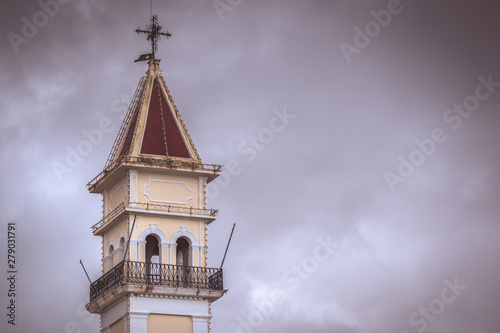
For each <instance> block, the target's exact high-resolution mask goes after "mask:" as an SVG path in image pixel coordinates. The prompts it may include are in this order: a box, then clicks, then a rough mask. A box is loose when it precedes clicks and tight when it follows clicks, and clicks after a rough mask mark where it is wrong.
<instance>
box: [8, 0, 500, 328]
mask: <svg viewBox="0 0 500 333" xmlns="http://www.w3.org/2000/svg"><path fill="white" fill-rule="evenodd" d="M388 3H389V2H388V1H361V2H352V1H344V0H339V1H309V2H299V1H279V0H276V1H265V2H255V1H242V2H241V4H240V5H237V6H235V7H234V8H233V10H232V11H228V12H225V13H224V14H223V18H224V19H223V20H222V21H221V20H220V17H219V15H218V14H217V12H216V10H215V9H214V7H213V5H212V3H211V2H210V1H209V2H202V1H197V2H194V1H193V2H191V3H189V2H182V1H168V2H162V3H155V5H154V6H155V12H156V13H157V14H158V15H159V17H160V22H161V23H162V25H163V26H164V28H166V29H168V30H169V31H170V32H171V33H172V34H173V35H174V36H173V37H172V38H171V39H169V40H168V41H167V40H163V41H161V44H160V52H159V55H160V57H161V59H162V62H161V66H162V68H163V71H164V75H165V76H166V81H167V84H168V85H169V88H170V90H171V92H172V94H173V97H174V100H175V102H176V104H177V106H178V107H179V110H180V112H181V114H182V116H183V118H184V121H185V122H186V125H187V127H188V129H189V131H190V134H191V136H192V137H193V140H194V142H195V144H196V146H197V149H198V151H199V153H200V155H201V157H202V159H203V160H204V162H205V163H221V164H225V163H227V162H228V161H230V160H235V161H237V162H238V163H239V165H240V167H241V172H240V173H239V174H238V175H235V176H232V177H230V179H229V180H228V182H227V185H225V186H224V187H221V188H220V191H219V193H218V195H217V196H216V197H214V198H213V199H212V200H211V201H210V206H213V207H215V208H219V209H220V215H219V219H218V220H217V222H216V223H214V224H212V225H210V227H209V244H210V245H209V246H210V250H209V264H210V265H211V266H218V265H219V263H220V260H221V258H222V255H223V251H224V247H225V244H226V241H227V237H228V234H229V231H230V228H231V225H232V223H233V222H237V225H238V226H237V228H236V231H235V236H234V239H233V243H232V245H231V249H230V251H229V254H228V258H227V261H226V263H225V279H226V284H227V286H228V288H229V292H228V294H227V295H226V296H224V297H223V298H222V299H221V300H219V301H217V302H216V303H214V304H213V307H212V312H213V315H214V318H213V320H212V330H213V331H214V332H236V331H237V328H238V325H239V324H240V321H239V319H238V318H243V320H247V318H248V316H249V315H250V314H251V313H252V312H253V311H256V309H257V308H258V307H259V304H261V303H262V302H263V301H264V300H266V299H268V298H269V297H270V293H271V292H272V291H273V290H280V291H290V288H291V287H292V285H293V283H292V282H290V280H289V279H288V280H287V277H288V278H290V277H292V276H294V277H297V276H298V275H290V274H292V273H290V272H293V270H294V268H293V267H301V265H303V264H304V262H305V261H304V260H307V258H310V257H311V256H313V255H314V249H315V247H316V246H317V244H318V242H317V238H318V237H326V236H328V235H330V236H331V238H332V241H333V242H334V243H335V244H337V245H338V248H337V250H336V251H335V252H334V253H333V254H332V255H331V256H330V257H328V259H326V260H325V261H322V262H317V267H315V269H314V270H313V269H311V272H310V273H307V278H299V281H300V284H299V286H298V287H297V288H296V289H295V290H293V291H291V292H289V294H288V295H289V296H290V298H289V299H287V301H286V302H283V303H281V304H277V305H275V307H274V308H273V311H272V313H271V314H269V316H266V314H263V316H264V317H265V320H263V322H262V324H259V325H256V327H253V326H252V329H253V331H254V332H277V331H286V332H304V331H313V332H331V331H335V332H346V333H351V332H402V331H407V332H408V333H410V332H417V330H418V329H419V328H421V327H423V326H421V325H423V324H420V325H411V324H410V322H409V317H410V316H411V315H412V314H413V313H414V312H418V311H419V308H420V307H428V306H429V305H430V304H431V302H432V301H433V300H435V299H439V298H440V297H441V291H442V289H443V288H445V286H446V285H445V283H444V281H445V280H446V279H447V280H449V281H453V280H454V279H455V278H457V279H458V281H460V283H462V284H464V285H466V286H467V289H466V290H465V291H463V293H462V294H461V295H460V296H458V297H457V298H456V300H455V301H453V302H452V303H450V304H446V309H445V310H444V311H443V313H441V314H439V315H437V316H436V319H435V320H434V321H433V322H429V323H428V327H426V328H425V330H424V331H426V332H456V333H461V332H464V333H465V332H471V331H475V332H492V331H495V329H496V328H497V327H498V326H499V324H500V323H499V319H498V315H497V313H496V305H497V300H498V297H499V296H500V295H499V289H498V287H497V281H498V279H499V275H500V274H499V273H500V272H499V270H498V269H497V266H498V265H497V258H496V253H498V251H499V250H500V249H499V245H498V243H499V242H498V235H499V231H500V230H499V227H498V216H499V210H498V204H497V202H496V201H497V197H498V193H499V186H500V184H499V177H498V170H499V164H500V162H499V160H500V159H499V157H500V156H499V152H498V149H497V147H496V143H497V142H499V139H500V137H499V133H500V132H499V131H498V126H499V121H500V119H499V113H498V112H499V106H500V89H499V91H495V92H493V93H492V94H491V96H490V97H489V98H488V99H486V100H484V101H481V103H480V105H479V108H478V109H477V110H476V111H474V112H472V113H471V114H470V116H469V117H468V118H464V119H462V121H463V122H462V123H461V126H460V127H459V128H457V129H453V128H452V126H451V125H452V123H449V122H446V121H445V119H444V118H443V116H444V114H445V112H446V110H448V109H450V108H452V107H453V104H455V103H463V102H464V99H465V98H466V97H467V96H469V95H472V94H474V93H475V88H476V86H477V85H478V84H479V81H478V79H477V78H478V76H483V77H488V75H490V74H491V75H492V77H493V78H494V80H495V81H499V82H500V68H499V67H498V61H497V59H498V58H499V55H500V47H499V46H498V45H499V44H498V42H497V40H496V39H497V36H498V33H499V30H500V26H499V23H498V19H497V13H498V6H497V5H496V4H491V3H490V2H487V1H479V2H474V3H471V2H456V1H447V0H441V1H434V2H426V1H412V2H409V1H403V0H402V1H401V5H402V6H403V8H404V9H403V10H402V12H400V13H399V14H397V15H393V17H392V19H391V22H390V23H389V24H388V25H387V27H383V28H381V29H380V32H379V33H378V34H377V35H376V36H375V37H373V38H371V41H370V43H369V45H368V46H366V47H365V48H362V49H361V50H360V52H359V54H353V56H352V61H351V63H348V62H347V61H346V59H345V57H344V55H343V53H342V51H341V48H340V46H339V45H340V43H341V42H346V43H349V44H353V43H354V38H355V31H354V30H353V29H354V27H360V28H361V29H364V27H365V25H366V24H367V23H368V22H370V21H372V20H374V18H373V16H372V14H370V11H372V10H375V11H380V10H382V9H385V8H387V5H388ZM2 7H3V8H2V11H1V12H2V13H3V15H2V20H0V22H1V23H0V31H1V32H2V35H3V36H4V38H3V39H2V41H1V43H2V44H1V48H0V55H1V59H2V60H1V62H0V64H1V66H2V78H1V80H0V87H1V94H2V98H1V99H0V108H1V110H2V111H1V112H2V117H3V118H2V119H3V121H2V122H1V124H0V128H1V130H2V131H1V135H0V142H1V143H2V145H1V146H0V152H1V154H2V156H3V158H2V161H1V162H0V163H1V164H0V165H1V168H2V173H3V175H4V180H3V182H2V184H3V186H2V189H1V192H0V193H1V194H0V195H1V200H2V202H3V203H4V205H3V206H2V207H3V209H2V213H1V215H0V216H1V219H2V221H3V223H2V229H3V230H0V235H1V233H2V232H4V231H5V229H6V223H7V221H8V220H15V221H17V225H18V251H19V253H18V258H19V281H18V289H19V295H18V297H17V301H18V306H19V307H18V311H19V312H18V325H16V327H15V328H14V327H12V326H10V325H8V324H7V323H6V320H5V318H4V319H3V320H2V321H1V322H0V328H1V330H2V332H3V331H5V332H16V331H18V332H32V331H37V332H63V331H64V330H65V326H66V325H70V326H71V325H77V327H78V328H80V329H81V332H95V331H96V330H97V329H98V320H97V318H95V317H91V316H90V315H88V314H86V313H85V312H84V311H83V310H82V308H81V306H82V304H83V303H85V301H86V297H87V295H88V284H87V281H86V278H85V276H84V273H83V272H82V271H81V268H80V267H79V260H80V259H83V260H84V262H85V264H86V266H87V269H88V271H89V273H90V276H91V278H92V279H96V278H98V277H99V274H100V273H99V272H100V255H101V253H100V252H101V250H100V240H99V239H97V237H93V236H92V234H91V230H90V229H89V227H90V226H91V225H93V224H94V223H96V222H97V221H98V220H99V219H100V214H101V207H100V204H101V203H100V198H99V197H97V196H93V195H90V194H88V193H87V192H86V188H85V184H86V183H87V182H88V181H89V180H90V179H92V178H93V177H94V176H95V175H96V174H97V173H98V172H99V171H100V170H101V168H102V167H103V166H104V163H105V160H106V157H107V154H108V152H109V150H110V148H111V145H112V143H113V140H114V137H115V135H116V133H117V131H118V128H119V125H120V123H121V120H122V118H123V115H124V113H123V111H120V110H119V108H117V106H118V107H120V106H121V107H122V108H123V106H124V105H126V102H125V101H126V99H127V96H129V95H130V94H131V92H132V91H133V90H134V89H135V87H136V85H137V83H138V81H139V78H140V76H142V75H143V74H144V71H145V67H144V64H143V63H140V64H134V63H133V60H134V59H135V58H136V57H137V56H138V55H139V54H141V53H144V52H146V51H147V50H148V44H147V42H146V41H145V40H144V39H143V38H142V37H139V36H137V35H136V34H135V32H134V31H133V30H134V29H135V28H137V27H138V26H140V27H144V26H145V25H146V24H147V20H148V15H149V8H147V4H143V3H139V2H134V1H120V2H119V1H114V0H105V1H99V2H97V1H93V0H88V1H82V2H76V1H70V2H69V3H68V4H66V5H61V6H60V8H59V11H58V12H57V14H55V15H54V17H51V18H50V19H49V20H48V22H47V24H46V25H44V26H43V27H41V28H39V29H38V32H37V34H36V35H35V36H34V37H33V38H30V39H29V40H28V43H27V44H20V45H19V52H18V53H15V52H14V50H13V48H12V45H11V43H10V42H9V39H8V37H7V34H8V33H9V32H14V33H16V34H21V29H22V25H23V21H22V17H27V18H28V19H29V20H31V19H32V17H33V15H34V14H35V13H37V12H38V11H40V10H41V8H40V6H39V5H38V4H37V3H36V2H31V3H28V2H13V1H10V2H5V3H3V4H2ZM285 107H286V109H287V110H288V111H289V112H290V113H291V114H294V115H295V116H296V117H295V118H293V119H291V120H290V122H289V124H288V125H287V126H286V127H285V128H284V130H283V131H282V132H279V133H274V138H273V140H271V141H270V142H269V143H267V144H265V145H264V148H263V149H262V150H261V151H257V154H256V155H255V158H253V159H252V160H251V161H248V159H250V154H248V153H242V152H241V149H240V150H239V149H238V147H240V145H242V144H245V142H249V141H248V140H249V139H248V138H249V136H257V137H258V135H259V133H260V131H261V130H262V129H263V128H266V127H268V126H269V122H270V120H271V118H272V117H273V116H274V113H273V109H277V110H283V109H284V108H285ZM103 118H108V119H109V120H110V121H111V124H112V126H113V132H111V133H104V134H103V138H102V142H100V143H98V144H97V145H94V146H93V147H92V152H91V153H90V154H89V155H88V156H84V157H83V158H82V160H81V161H80V163H78V165H77V166H75V167H73V168H71V169H72V171H71V173H65V174H64V175H63V176H62V181H60V180H59V179H58V177H57V175H56V173H55V172H54V170H53V163H54V162H59V163H65V159H66V157H67V154H68V153H67V147H69V148H70V149H76V147H77V146H78V144H79V143H80V142H81V141H82V140H84V139H85V135H84V133H83V131H84V130H91V129H94V128H98V127H99V122H100V121H101V120H102V119H103ZM435 128H441V129H442V130H443V132H444V133H445V135H446V136H447V139H446V141H445V142H443V143H438V144H436V146H435V151H434V152H433V153H432V154H431V155H430V156H427V155H426V156H425V161H424V162H423V163H422V164H421V165H420V166H417V167H416V168H415V171H414V172H413V173H412V174H411V175H410V176H409V177H407V178H405V181H404V182H403V183H397V184H396V185H395V191H394V192H392V191H391V189H390V187H389V186H388V184H387V182H386V179H385V178H384V173H385V172H387V171H390V172H393V173H397V169H398V166H399V163H400V161H399V160H398V157H399V156H402V157H403V158H406V159H408V158H409V156H410V154H411V153H412V152H413V151H415V150H416V149H418V146H417V145H416V143H415V140H420V141H422V140H425V139H428V138H430V137H431V135H432V131H433V130H434V129H435ZM247 147H250V146H249V145H248V144H247ZM0 240H1V241H2V243H0V247H2V251H5V243H4V241H3V240H2V239H0ZM306 265H307V264H306ZM309 268H311V267H309ZM287 272H288V273H287ZM287 274H288V275H287ZM293 274H295V273H293ZM284 276H285V278H284ZM287 281H288V282H287ZM0 285H1V286H2V294H3V296H2V300H6V299H7V298H6V297H5V292H4V291H5V290H6V289H5V288H4V287H6V286H7V284H6V280H5V279H3V280H2V282H1V284H0ZM436 304H437V303H436ZM259 311H260V310H259ZM92 318H93V319H92Z"/></svg>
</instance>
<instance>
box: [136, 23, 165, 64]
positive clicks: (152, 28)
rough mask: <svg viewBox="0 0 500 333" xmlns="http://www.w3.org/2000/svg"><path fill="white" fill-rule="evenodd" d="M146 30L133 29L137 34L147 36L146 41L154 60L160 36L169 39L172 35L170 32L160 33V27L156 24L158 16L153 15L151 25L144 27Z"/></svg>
mask: <svg viewBox="0 0 500 333" xmlns="http://www.w3.org/2000/svg"><path fill="white" fill-rule="evenodd" d="M146 28H147V29H148V30H142V29H139V28H137V29H135V32H137V33H138V34H141V33H143V34H146V35H148V41H149V42H150V43H151V53H152V54H153V59H155V52H156V51H158V40H160V38H161V37H162V36H164V37H167V39H168V38H170V37H172V35H171V34H170V32H168V31H167V32H161V29H162V27H161V25H159V24H158V16H156V15H153V16H152V17H151V24H150V25H149V26H147V27H146Z"/></svg>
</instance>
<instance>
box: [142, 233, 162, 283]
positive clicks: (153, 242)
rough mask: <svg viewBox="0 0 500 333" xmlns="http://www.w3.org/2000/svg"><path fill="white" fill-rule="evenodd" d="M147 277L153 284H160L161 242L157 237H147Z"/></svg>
mask: <svg viewBox="0 0 500 333" xmlns="http://www.w3.org/2000/svg"><path fill="white" fill-rule="evenodd" d="M145 260H146V275H147V278H148V282H149V283H151V284H158V283H160V273H161V269H160V265H159V263H160V242H159V241H158V238H156V236H155V235H148V236H147V237H146V257H145Z"/></svg>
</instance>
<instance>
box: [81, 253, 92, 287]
mask: <svg viewBox="0 0 500 333" xmlns="http://www.w3.org/2000/svg"><path fill="white" fill-rule="evenodd" d="M80 265H82V268H83V271H84V272H85V275H87V279H89V283H90V284H92V281H90V278H89V275H88V274H87V270H86V269H85V266H83V262H82V259H80Z"/></svg>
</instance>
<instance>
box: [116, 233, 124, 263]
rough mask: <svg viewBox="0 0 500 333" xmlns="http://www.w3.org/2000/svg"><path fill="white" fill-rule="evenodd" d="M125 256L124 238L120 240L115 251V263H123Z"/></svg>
mask: <svg viewBox="0 0 500 333" xmlns="http://www.w3.org/2000/svg"><path fill="white" fill-rule="evenodd" d="M124 254H125V238H123V237H122V238H120V241H119V242H118V248H117V249H116V263H119V262H122V261H123V255H124Z"/></svg>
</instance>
